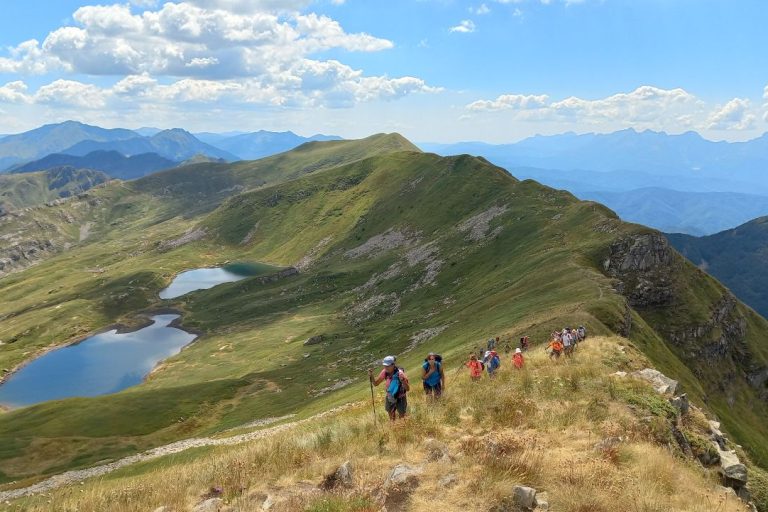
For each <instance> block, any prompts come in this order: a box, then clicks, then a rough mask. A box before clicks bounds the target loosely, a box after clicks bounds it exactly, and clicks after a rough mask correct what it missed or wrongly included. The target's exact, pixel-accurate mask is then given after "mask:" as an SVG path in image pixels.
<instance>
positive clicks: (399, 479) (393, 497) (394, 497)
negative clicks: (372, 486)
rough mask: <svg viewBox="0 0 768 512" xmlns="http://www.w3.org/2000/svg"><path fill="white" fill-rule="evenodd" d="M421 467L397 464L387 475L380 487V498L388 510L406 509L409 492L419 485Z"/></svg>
mask: <svg viewBox="0 0 768 512" xmlns="http://www.w3.org/2000/svg"><path fill="white" fill-rule="evenodd" d="M420 473H421V468H418V467H412V466H409V465H407V464H398V465H397V466H395V467H394V468H392V471H391V472H390V474H389V476H388V477H387V479H386V481H385V482H384V485H383V487H382V494H381V498H382V501H383V505H384V509H385V510H387V511H388V512H394V511H397V510H408V504H409V502H410V501H411V494H412V493H413V491H415V490H416V488H417V487H418V486H419V477H418V475H419V474H420Z"/></svg>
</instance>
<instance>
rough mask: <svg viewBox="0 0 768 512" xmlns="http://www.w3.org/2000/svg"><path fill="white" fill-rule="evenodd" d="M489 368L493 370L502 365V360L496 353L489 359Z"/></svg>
mask: <svg viewBox="0 0 768 512" xmlns="http://www.w3.org/2000/svg"><path fill="white" fill-rule="evenodd" d="M488 366H489V368H490V369H491V370H492V371H493V370H497V369H498V368H499V366H501V360H500V359H499V356H498V355H495V356H493V357H492V358H491V360H490V361H488Z"/></svg>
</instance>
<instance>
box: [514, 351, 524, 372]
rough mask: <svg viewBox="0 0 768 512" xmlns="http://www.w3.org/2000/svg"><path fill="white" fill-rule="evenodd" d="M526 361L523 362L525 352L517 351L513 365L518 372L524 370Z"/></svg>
mask: <svg viewBox="0 0 768 512" xmlns="http://www.w3.org/2000/svg"><path fill="white" fill-rule="evenodd" d="M524 363H525V361H524V360H523V351H522V350H520V349H519V348H518V349H515V354H514V355H513V356H512V364H514V365H515V368H517V369H518V370H520V369H522V367H523V364H524Z"/></svg>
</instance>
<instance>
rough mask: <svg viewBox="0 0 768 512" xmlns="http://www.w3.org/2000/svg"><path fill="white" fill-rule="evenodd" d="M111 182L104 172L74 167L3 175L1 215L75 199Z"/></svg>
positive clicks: (0, 201)
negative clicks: (57, 201)
mask: <svg viewBox="0 0 768 512" xmlns="http://www.w3.org/2000/svg"><path fill="white" fill-rule="evenodd" d="M107 180H109V176H107V175H106V174H104V173H102V172H99V171H92V170H89V169H74V168H72V167H57V168H55V169H50V170H47V171H43V172H35V173H28V174H24V175H21V176H20V175H16V174H0V214H1V213H2V212H8V211H11V210H18V209H22V208H26V207H29V206H38V205H41V204H43V203H47V202H49V201H54V200H56V199H61V198H65V197H71V196H75V195H77V194H80V193H82V192H85V191H86V190H88V189H90V188H92V187H95V186H96V185H99V184H101V183H104V182H105V181H107Z"/></svg>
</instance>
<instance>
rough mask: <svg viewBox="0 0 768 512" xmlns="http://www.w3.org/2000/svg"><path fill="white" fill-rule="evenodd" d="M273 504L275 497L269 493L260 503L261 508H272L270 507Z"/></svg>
mask: <svg viewBox="0 0 768 512" xmlns="http://www.w3.org/2000/svg"><path fill="white" fill-rule="evenodd" d="M274 506H275V499H274V498H273V497H272V495H271V494H269V495H267V497H266V498H265V499H264V503H262V504H261V510H272V507H274Z"/></svg>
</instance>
